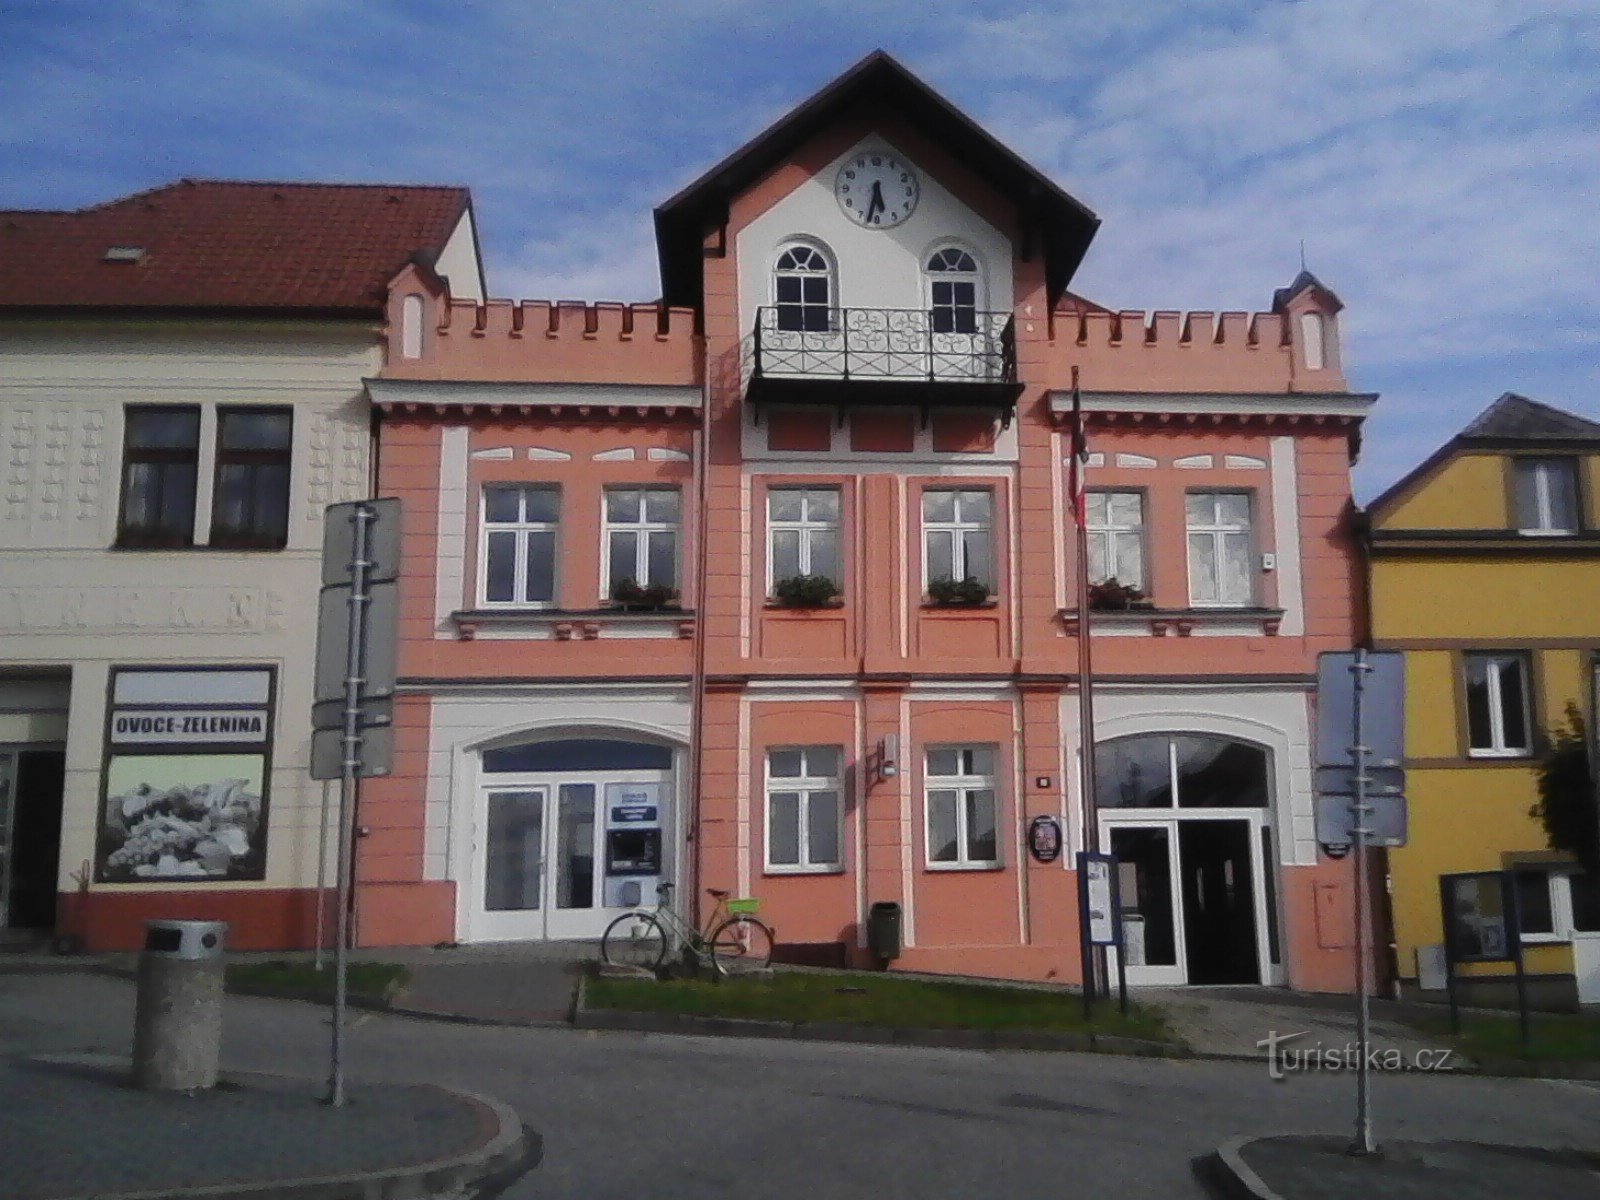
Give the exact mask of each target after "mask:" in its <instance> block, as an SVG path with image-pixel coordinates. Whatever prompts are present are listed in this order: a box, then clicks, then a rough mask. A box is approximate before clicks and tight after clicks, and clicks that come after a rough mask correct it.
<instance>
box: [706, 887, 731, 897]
mask: <svg viewBox="0 0 1600 1200" xmlns="http://www.w3.org/2000/svg"><path fill="white" fill-rule="evenodd" d="M730 894H731V893H729V892H721V891H718V890H717V889H716V888H707V889H706V895H708V896H710V897H711V898H712V899H713V900H726V899H727V898H728V896H729V895H730Z"/></svg>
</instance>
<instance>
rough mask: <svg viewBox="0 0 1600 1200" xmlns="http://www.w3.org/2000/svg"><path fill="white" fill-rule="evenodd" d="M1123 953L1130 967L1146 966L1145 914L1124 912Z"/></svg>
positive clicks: (1131, 911)
mask: <svg viewBox="0 0 1600 1200" xmlns="http://www.w3.org/2000/svg"><path fill="white" fill-rule="evenodd" d="M1122 953H1123V956H1124V964H1123V965H1125V966H1129V967H1142V966H1144V965H1145V949H1144V914H1143V913H1141V912H1138V911H1137V910H1135V909H1131V908H1125V909H1123V910H1122Z"/></svg>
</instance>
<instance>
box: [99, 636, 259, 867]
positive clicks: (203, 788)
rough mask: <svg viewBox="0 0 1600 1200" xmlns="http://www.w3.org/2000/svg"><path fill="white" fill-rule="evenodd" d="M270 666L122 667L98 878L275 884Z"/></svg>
mask: <svg viewBox="0 0 1600 1200" xmlns="http://www.w3.org/2000/svg"><path fill="white" fill-rule="evenodd" d="M275 683H276V680H275V678H274V672H273V669H272V668H270V667H248V668H222V667H218V668H192V667H186V668H174V669H167V670H163V669H160V668H120V667H119V668H113V670H112V678H111V694H110V701H111V702H110V705H109V707H108V711H107V715H106V753H105V770H104V775H103V789H102V792H101V805H100V819H99V830H98V836H97V838H96V845H95V879H96V881H97V882H100V883H157V882H160V883H168V882H184V881H190V882H207V881H213V882H214V881H232V880H260V879H264V878H266V847H267V791H268V786H267V783H268V779H269V776H270V769H271V768H270V763H271V746H272V711H273V695H274V690H275Z"/></svg>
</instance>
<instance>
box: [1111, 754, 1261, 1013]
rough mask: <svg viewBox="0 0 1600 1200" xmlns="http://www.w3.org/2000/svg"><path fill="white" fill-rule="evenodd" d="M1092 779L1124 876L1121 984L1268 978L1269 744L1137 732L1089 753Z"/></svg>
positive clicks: (1234, 981) (1235, 981) (1248, 981)
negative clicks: (1124, 976) (1124, 977)
mask: <svg viewBox="0 0 1600 1200" xmlns="http://www.w3.org/2000/svg"><path fill="white" fill-rule="evenodd" d="M1095 773H1096V787H1095V795H1096V800H1097V803H1098V805H1099V810H1100V824H1101V834H1102V845H1103V846H1105V848H1106V849H1108V850H1109V851H1110V852H1111V853H1112V854H1114V855H1116V857H1117V861H1118V863H1119V869H1120V871H1121V884H1122V903H1123V916H1124V923H1125V927H1126V928H1127V929H1128V931H1129V944H1128V947H1127V953H1128V963H1127V967H1128V982H1129V983H1141V984H1184V983H1190V984H1252V983H1271V982H1275V981H1276V979H1275V976H1276V974H1277V968H1276V964H1277V963H1278V962H1279V961H1280V955H1279V951H1278V927H1277V913H1276V903H1277V900H1276V891H1277V888H1276V873H1275V871H1276V869H1275V867H1274V861H1273V855H1272V832H1271V822H1270V820H1269V814H1270V812H1271V800H1272V764H1271V761H1270V754H1269V752H1268V751H1267V750H1266V748H1265V747H1263V746H1259V745H1256V744H1254V743H1252V742H1245V741H1239V740H1235V739H1232V738H1226V737H1220V736H1217V735H1214V734H1204V733H1146V734H1138V735H1135V736H1133V737H1125V738H1117V739H1115V740H1113V741H1108V742H1102V743H1100V744H1099V745H1097V746H1096V748H1095Z"/></svg>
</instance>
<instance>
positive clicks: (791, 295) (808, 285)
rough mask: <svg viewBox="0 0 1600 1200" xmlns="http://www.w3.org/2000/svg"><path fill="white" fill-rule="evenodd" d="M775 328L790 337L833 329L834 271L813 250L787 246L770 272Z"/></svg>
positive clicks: (812, 248)
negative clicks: (775, 307) (774, 308)
mask: <svg viewBox="0 0 1600 1200" xmlns="http://www.w3.org/2000/svg"><path fill="white" fill-rule="evenodd" d="M772 282H773V300H774V302H775V303H776V305H777V309H778V328H779V329H782V330H785V331H787V332H789V333H827V332H828V330H830V329H832V328H833V320H832V312H833V271H832V268H831V267H830V266H829V264H828V259H827V256H826V255H825V254H823V253H822V251H821V250H819V249H817V248H816V247H815V246H808V245H805V244H804V243H800V244H796V245H793V246H789V247H787V248H785V249H784V251H783V253H781V254H779V255H778V261H777V265H776V266H775V267H774V268H773V281H772Z"/></svg>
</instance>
